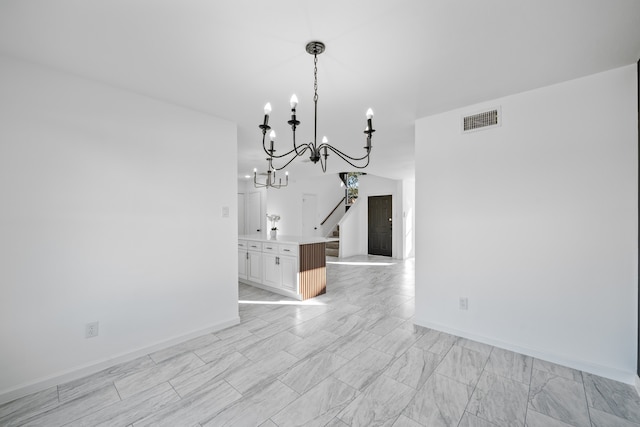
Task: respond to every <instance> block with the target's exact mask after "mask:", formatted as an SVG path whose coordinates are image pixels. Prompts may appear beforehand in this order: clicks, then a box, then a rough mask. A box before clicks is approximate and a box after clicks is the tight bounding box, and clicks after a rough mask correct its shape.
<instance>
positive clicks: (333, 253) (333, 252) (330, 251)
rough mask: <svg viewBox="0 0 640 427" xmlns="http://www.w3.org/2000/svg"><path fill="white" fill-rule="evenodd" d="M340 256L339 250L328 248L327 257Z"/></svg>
mask: <svg viewBox="0 0 640 427" xmlns="http://www.w3.org/2000/svg"><path fill="white" fill-rule="evenodd" d="M339 254H340V252H339V251H338V249H332V248H327V249H326V252H325V255H326V256H335V257H337V256H338V255H339Z"/></svg>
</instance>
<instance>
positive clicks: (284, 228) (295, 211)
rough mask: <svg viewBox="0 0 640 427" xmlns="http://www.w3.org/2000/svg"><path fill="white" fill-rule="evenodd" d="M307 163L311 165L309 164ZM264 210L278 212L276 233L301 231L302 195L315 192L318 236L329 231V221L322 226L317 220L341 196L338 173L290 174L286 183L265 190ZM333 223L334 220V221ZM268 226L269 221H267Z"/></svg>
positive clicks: (342, 189) (324, 214)
mask: <svg viewBox="0 0 640 427" xmlns="http://www.w3.org/2000/svg"><path fill="white" fill-rule="evenodd" d="M309 167H314V165H310V166H309ZM266 193H267V196H266V197H267V198H266V204H267V213H268V214H270V215H271V214H278V215H280V217H281V220H280V221H279V222H278V224H277V227H278V233H279V234H282V235H293V236H300V235H302V195H303V194H315V195H316V210H317V212H316V217H315V223H316V224H317V227H318V230H317V235H318V236H325V235H326V234H327V233H328V232H329V227H330V226H331V224H330V223H329V221H328V222H327V224H325V226H324V227H323V226H320V222H321V221H322V220H323V219H324V218H325V217H326V216H327V215H328V214H329V212H331V210H332V209H333V208H334V207H335V205H336V203H338V201H339V200H340V199H341V198H342V197H344V187H340V178H339V177H338V175H337V174H326V175H321V176H316V177H309V178H299V177H292V176H290V177H289V185H288V186H287V187H285V188H281V189H279V190H276V189H273V188H270V189H268V190H267V191H266ZM334 224H335V222H334ZM267 226H268V227H267V229H270V228H271V223H268V224H267Z"/></svg>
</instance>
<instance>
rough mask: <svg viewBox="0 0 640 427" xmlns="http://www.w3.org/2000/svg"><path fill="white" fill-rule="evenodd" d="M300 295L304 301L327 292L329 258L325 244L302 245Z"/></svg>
mask: <svg viewBox="0 0 640 427" xmlns="http://www.w3.org/2000/svg"><path fill="white" fill-rule="evenodd" d="M298 274H299V285H300V289H299V293H300V295H301V296H302V299H303V300H305V299H309V298H313V297H317V296H318V295H322V294H324V293H325V292H327V258H326V254H325V243H324V242H322V243H310V244H305V245H300V270H299V273H298Z"/></svg>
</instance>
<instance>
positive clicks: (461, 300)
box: [460, 297, 469, 310]
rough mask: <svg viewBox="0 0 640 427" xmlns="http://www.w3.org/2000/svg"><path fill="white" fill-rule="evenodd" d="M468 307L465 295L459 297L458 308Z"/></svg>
mask: <svg viewBox="0 0 640 427" xmlns="http://www.w3.org/2000/svg"><path fill="white" fill-rule="evenodd" d="M468 309H469V299H468V298H467V297H460V310H468Z"/></svg>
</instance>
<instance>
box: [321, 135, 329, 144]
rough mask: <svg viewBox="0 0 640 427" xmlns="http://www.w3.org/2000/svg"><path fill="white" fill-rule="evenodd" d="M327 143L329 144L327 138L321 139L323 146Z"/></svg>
mask: <svg viewBox="0 0 640 427" xmlns="http://www.w3.org/2000/svg"><path fill="white" fill-rule="evenodd" d="M327 142H329V140H328V139H327V137H326V136H323V137H322V143H323V144H326V143H327Z"/></svg>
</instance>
